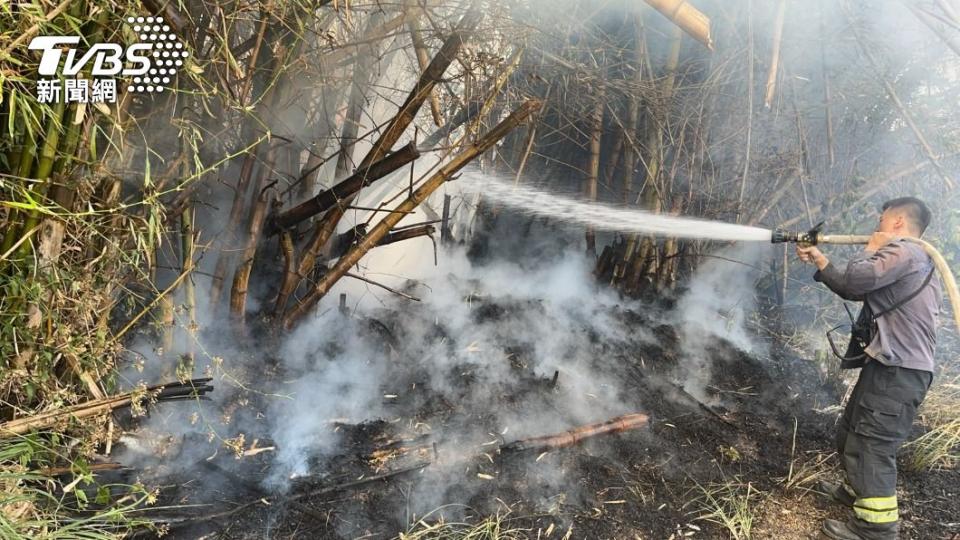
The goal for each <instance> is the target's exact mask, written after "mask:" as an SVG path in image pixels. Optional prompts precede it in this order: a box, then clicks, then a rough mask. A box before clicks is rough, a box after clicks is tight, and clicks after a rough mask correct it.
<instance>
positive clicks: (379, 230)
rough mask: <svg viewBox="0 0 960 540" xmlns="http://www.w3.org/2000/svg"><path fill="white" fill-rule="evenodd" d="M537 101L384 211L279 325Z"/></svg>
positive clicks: (295, 316)
mask: <svg viewBox="0 0 960 540" xmlns="http://www.w3.org/2000/svg"><path fill="white" fill-rule="evenodd" d="M540 106H541V104H540V102H539V101H536V100H528V101H526V102H524V103H523V104H522V105H520V107H518V108H517V109H516V110H515V111H514V112H513V114H511V115H510V116H509V117H507V118H506V119H505V120H504V121H502V122H500V123H499V124H498V125H497V126H496V127H494V128H493V129H492V130H490V131H489V132H488V133H487V134H486V135H484V136H482V137H480V138H479V139H478V140H477V141H475V142H474V143H473V144H471V145H470V146H468V147H467V148H466V150H464V151H463V152H461V153H460V154H458V155H456V156H455V157H454V158H453V159H451V160H450V161H449V162H448V163H447V164H446V165H444V166H443V167H441V168H440V170H439V171H437V172H436V173H435V174H434V175H433V176H431V177H430V178H429V179H428V180H427V181H426V182H424V183H423V185H421V186H420V187H419V188H417V190H416V191H414V192H413V194H411V195H410V197H408V198H407V199H406V200H405V201H404V202H402V203H401V204H400V205H399V206H398V207H397V208H396V209H395V211H393V212H391V213H390V214H388V215H387V216H386V217H384V218H383V220H381V221H380V223H378V224H377V225H376V226H375V227H374V228H373V229H372V230H371V231H370V232H369V233H367V234H366V235H365V236H364V237H363V239H362V240H360V242H358V243H357V245H356V246H354V247H353V249H351V250H350V251H349V252H347V253H346V254H345V255H344V256H343V257H341V258H340V260H338V261H337V263H336V264H335V265H334V266H333V268H331V269H330V270H329V271H328V272H327V273H326V274H325V275H324V276H323V277H322V278H320V280H319V281H318V282H317V284H316V286H315V287H314V289H313V290H312V291H311V292H310V294H309V295H307V297H306V298H304V301H303V302H302V303H301V304H299V305H297V306H296V307H294V308H292V309H291V310H290V311H289V312H288V313H287V315H286V316H285V317H284V320H283V326H284V327H285V328H286V329H288V330H289V329H290V328H292V327H293V326H294V324H296V323H297V321H299V320H300V319H301V318H302V317H303V316H304V315H305V314H306V313H307V312H308V311H310V310H311V309H312V308H313V306H314V305H316V303H317V302H319V301H320V299H321V298H322V297H323V296H324V295H325V294H326V293H327V292H328V291H329V290H330V288H331V287H333V285H334V284H335V283H336V282H337V280H338V279H340V278H341V277H343V275H344V274H346V273H347V272H348V271H349V270H350V268H351V267H352V266H353V265H354V264H356V263H357V262H359V261H360V259H361V258H362V257H363V256H364V255H365V254H366V253H367V252H368V251H370V249H372V248H373V247H374V246H376V245H377V243H378V242H379V241H380V239H381V238H383V237H384V236H385V235H386V234H387V233H388V232H390V229H392V228H393V227H394V226H395V225H396V224H397V223H399V221H400V220H401V219H403V217H404V216H405V215H406V214H407V213H408V212H411V211H413V209H415V208H416V207H417V206H418V205H419V204H420V203H422V202H423V201H425V200H426V199H427V197H429V196H430V194H431V193H433V192H434V191H436V189H437V188H439V187H440V186H441V185H443V183H444V182H446V181H447V180H448V179H450V177H451V176H453V175H454V174H456V173H457V171H459V170H460V169H462V168H463V167H465V166H466V165H467V164H468V163H470V162H471V161H472V160H473V159H474V158H476V157H477V156H479V155H481V154H483V153H484V152H486V151H487V150H489V149H490V148H491V147H492V146H493V145H494V144H496V143H497V141H499V140H500V139H502V138H503V137H504V136H506V134H507V133H509V132H510V131H511V130H512V129H513V128H514V127H516V126H517V125H519V124H520V123H521V122H523V121H524V120H525V119H526V118H527V117H528V116H530V115H531V114H532V113H534V112H535V111H537V110H539V109H540Z"/></svg>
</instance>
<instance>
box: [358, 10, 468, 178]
mask: <svg viewBox="0 0 960 540" xmlns="http://www.w3.org/2000/svg"><path fill="white" fill-rule="evenodd" d="M480 18H481V16H480V13H479V12H478V11H477V10H476V9H471V10H470V11H468V12H467V13H466V14H465V15H464V16H463V18H462V19H461V20H460V23H459V24H458V25H457V30H456V31H454V32H453V34H451V35H450V37H448V38H447V40H446V41H444V43H443V46H442V47H441V48H440V51H439V52H437V55H436V56H434V58H433V60H432V61H431V62H430V65H429V66H427V69H425V70H424V71H423V73H422V74H421V75H420V79H419V80H418V81H417V84H416V85H415V86H414V87H413V90H411V91H410V93H409V94H408V95H407V99H406V100H405V101H404V102H403V105H401V106H400V110H399V111H397V114H396V115H395V116H394V117H393V119H392V120H391V121H390V124H389V125H388V126H387V128H386V129H384V131H383V133H382V134H381V135H380V138H379V139H377V141H376V142H375V143H373V147H372V148H371V149H370V152H369V153H367V155H366V157H364V158H363V161H361V162H360V166H359V168H360V169H364V168H366V167H369V166H370V165H371V164H372V163H374V162H375V161H379V160H381V159H383V157H384V156H385V155H387V153H388V152H390V149H391V148H393V145H394V144H395V143H396V142H397V140H399V139H400V136H401V135H403V132H404V131H406V129H407V126H409V125H410V123H411V122H413V119H414V117H415V116H416V114H417V111H419V110H420V107H421V106H422V105H423V102H424V101H426V99H427V98H428V97H429V96H430V93H431V92H432V91H433V88H434V86H436V85H437V83H438V82H440V79H441V77H443V74H444V73H445V72H446V71H447V67H449V66H450V64H451V63H452V62H453V60H454V59H455V58H456V56H457V53H458V52H459V51H460V47H461V46H462V45H463V43H464V42H465V41H466V40H467V39H468V38H469V36H470V35H471V34H472V32H473V30H474V28H476V26H477V24H479V23H480Z"/></svg>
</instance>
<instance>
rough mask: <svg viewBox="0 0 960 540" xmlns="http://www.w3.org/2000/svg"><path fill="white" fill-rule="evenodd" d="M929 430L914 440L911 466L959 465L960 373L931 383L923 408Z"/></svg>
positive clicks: (923, 421) (908, 446) (923, 419)
mask: <svg viewBox="0 0 960 540" xmlns="http://www.w3.org/2000/svg"><path fill="white" fill-rule="evenodd" d="M920 421H921V424H922V425H923V426H924V427H926V428H927V430H928V431H927V432H926V433H924V434H923V435H921V436H920V437H919V438H917V439H915V440H913V441H910V442H909V443H907V444H906V445H904V448H905V449H906V450H907V451H908V452H909V459H910V466H911V467H912V468H914V469H916V470H920V469H934V468H938V467H956V466H957V464H958V463H960V375H958V376H955V377H953V378H952V379H949V380H947V381H946V382H942V383H937V382H935V383H934V385H933V386H932V387H931V389H930V392H929V393H928V394H927V398H926V399H925V400H924V403H923V406H922V408H921V410H920Z"/></svg>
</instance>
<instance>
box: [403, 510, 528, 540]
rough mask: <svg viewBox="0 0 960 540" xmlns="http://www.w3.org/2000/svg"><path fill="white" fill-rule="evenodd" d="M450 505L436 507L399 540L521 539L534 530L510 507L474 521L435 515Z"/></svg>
mask: <svg viewBox="0 0 960 540" xmlns="http://www.w3.org/2000/svg"><path fill="white" fill-rule="evenodd" d="M444 508H446V507H441V508H438V509H436V510H433V511H432V512H430V513H429V514H427V515H426V516H424V517H423V518H421V519H419V520H418V521H417V522H416V523H414V524H413V525H412V526H411V527H410V528H409V529H407V531H406V532H402V533H400V534H399V536H398V537H397V538H398V539H399V540H426V539H431V540H433V539H442V540H521V539H526V538H530V537H531V535H530V534H529V533H531V532H532V530H531V529H527V528H523V527H520V526H519V525H517V524H516V521H517V519H518V518H514V517H511V516H510V510H509V509H507V510H506V511H505V512H504V513H502V514H501V513H499V512H498V513H497V514H496V515H493V516H488V517H486V518H483V519H481V520H480V521H477V522H474V523H466V522H454V521H446V520H444V519H443V517H442V516H441V517H439V518H434V517H432V516H434V515H435V514H440V513H441V512H442V511H443V509H444Z"/></svg>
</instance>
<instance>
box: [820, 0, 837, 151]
mask: <svg viewBox="0 0 960 540" xmlns="http://www.w3.org/2000/svg"><path fill="white" fill-rule="evenodd" d="M829 1H830V0H823V2H821V4H820V69H821V72H822V74H823V106H824V110H825V112H826V128H827V165H828V168H830V169H832V168H833V165H834V163H836V161H837V160H836V152H835V150H834V144H833V107H832V104H833V98H832V97H831V95H830V73H829V72H828V71H827V46H826V31H825V30H824V25H823V3H824V2H829Z"/></svg>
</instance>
